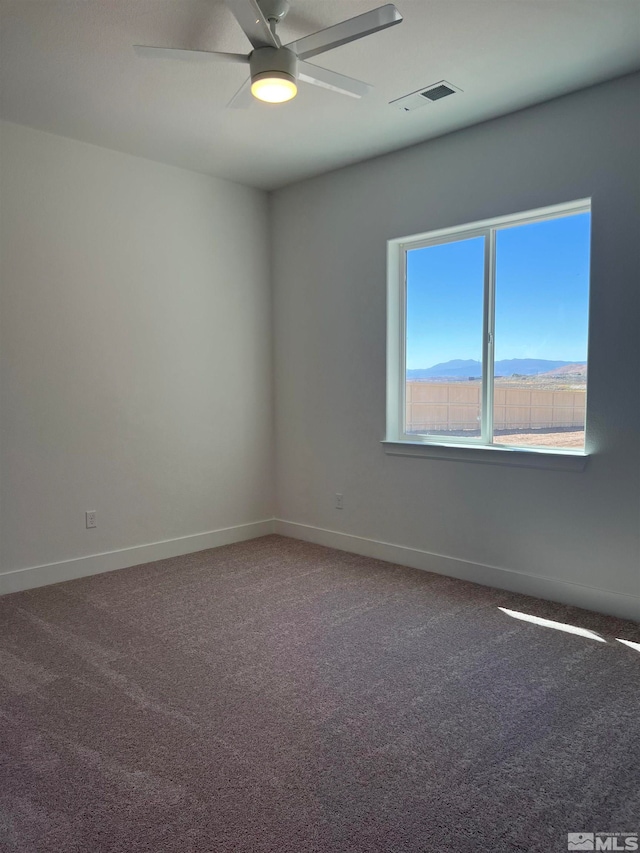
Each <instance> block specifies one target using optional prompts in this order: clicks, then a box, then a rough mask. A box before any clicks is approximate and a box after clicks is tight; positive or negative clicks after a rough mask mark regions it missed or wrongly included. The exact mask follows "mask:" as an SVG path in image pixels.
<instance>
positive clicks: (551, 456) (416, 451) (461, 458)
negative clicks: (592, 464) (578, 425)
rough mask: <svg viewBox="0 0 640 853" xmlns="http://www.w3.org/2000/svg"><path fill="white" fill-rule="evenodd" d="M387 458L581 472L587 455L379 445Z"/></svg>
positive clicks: (463, 446) (481, 447) (416, 444)
mask: <svg viewBox="0 0 640 853" xmlns="http://www.w3.org/2000/svg"><path fill="white" fill-rule="evenodd" d="M382 445H383V446H384V451H385V453H387V454H389V455H391V456H421V457H424V458H428V459H441V460H447V461H451V462H479V463H482V464H488V465H511V466H514V467H516V468H547V469H551V470H553V471H584V469H585V468H586V465H587V459H588V454H587V453H586V452H584V451H582V450H547V449H538V448H531V449H526V450H525V449H522V448H519V447H518V448H511V447H493V446H491V445H486V444H485V445H471V444H440V443H437V442H431V443H428V442H426V441H389V440H386V441H383V442H382Z"/></svg>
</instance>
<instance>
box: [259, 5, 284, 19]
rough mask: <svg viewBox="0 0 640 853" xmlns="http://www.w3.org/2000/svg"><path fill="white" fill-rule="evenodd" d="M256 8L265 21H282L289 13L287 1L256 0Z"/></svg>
mask: <svg viewBox="0 0 640 853" xmlns="http://www.w3.org/2000/svg"><path fill="white" fill-rule="evenodd" d="M258 6H259V7H260V11H261V12H262V14H263V15H264V16H265V18H266V19H267V21H282V20H283V18H286V16H287V12H288V11H289V0H258Z"/></svg>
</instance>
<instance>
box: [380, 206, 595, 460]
mask: <svg viewBox="0 0 640 853" xmlns="http://www.w3.org/2000/svg"><path fill="white" fill-rule="evenodd" d="M590 223H591V208H590V202H589V201H580V202H574V203H571V204H565V205H558V206H556V207H553V208H545V209H543V210H537V211H530V212H529V213H523V214H519V215H517V216H509V217H502V218H500V219H494V220H490V221H487V222H481V223H475V224H472V225H465V226H462V227H459V228H453V229H447V230H445V231H438V232H433V233H431V234H423V235H418V236H415V237H411V238H402V239H398V240H391V241H390V242H389V302H388V309H389V311H388V324H389V325H388V346H387V349H388V374H387V384H388V389H387V401H388V404H387V429H388V432H387V441H388V442H405V443H411V444H420V443H421V444H425V445H431V446H437V445H446V446H452V445H455V446H457V447H465V446H471V447H473V446H475V447H480V448H486V449H491V450H496V449H502V450H516V449H519V450H535V451H538V452H541V453H544V452H545V451H546V452H547V453H553V454H564V455H567V454H568V455H572V454H573V455H583V454H584V450H585V421H586V393H587V328H588V305H589V240H590Z"/></svg>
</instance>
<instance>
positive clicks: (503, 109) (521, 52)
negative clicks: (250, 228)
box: [0, 0, 640, 189]
mask: <svg viewBox="0 0 640 853" xmlns="http://www.w3.org/2000/svg"><path fill="white" fill-rule="evenodd" d="M383 2H385V0H292V12H291V13H290V15H289V16H288V18H287V19H286V20H285V21H284V23H283V24H282V26H281V27H280V30H279V33H280V35H281V37H282V40H283V42H287V41H291V40H293V39H294V38H299V37H300V36H302V35H306V34H308V33H310V32H314V31H315V30H318V29H321V28H323V27H325V26H329V25H331V24H335V23H337V22H339V21H341V20H344V19H345V18H349V17H352V16H354V15H358V14H361V13H362V12H365V11H368V10H369V9H372V8H375V7H376V6H378V5H382V3H383ZM396 6H397V7H398V9H399V10H400V12H401V13H402V15H403V16H404V22H403V23H401V24H399V25H398V26H395V27H392V28H390V29H388V30H385V31H383V32H380V33H376V34H375V35H372V36H368V37H367V38H364V39H362V40H361V41H358V42H354V43H351V44H347V45H343V46H342V47H339V48H337V49H336V50H333V51H331V52H330V53H326V54H322V55H321V56H317V57H315V58H314V59H313V60H312V61H313V62H314V63H315V64H317V65H324V66H325V67H327V68H331V69H332V70H334V71H339V72H341V73H344V74H347V75H349V76H351V77H357V78H360V79H362V80H366V81H367V82H369V83H373V84H374V85H375V87H376V89H375V91H374V93H373V94H372V95H370V96H368V97H367V98H364V99H362V100H356V99H353V98H348V97H345V96H342V95H339V94H336V93H334V92H330V91H327V90H323V89H319V88H316V87H312V86H309V85H305V84H302V85H301V86H300V91H299V95H298V97H297V98H296V99H295V100H293V101H291V102H290V103H288V104H281V105H266V104H258V103H256V104H255V105H254V106H252V107H251V109H249V110H247V111H242V110H229V109H226V108H225V105H226V103H227V102H228V101H229V99H230V98H231V97H232V95H233V94H234V93H235V92H236V90H237V89H238V88H239V87H240V85H241V84H242V82H243V80H244V79H245V77H246V74H247V72H246V70H245V68H244V67H243V66H239V65H226V64H218V63H212V64H208V63H193V64H191V63H185V62H170V61H160V60H158V61H156V60H153V61H152V60H143V59H140V58H138V57H136V56H135V55H134V52H133V50H132V45H134V44H150V45H161V46H172V47H183V48H193V49H203V50H207V49H208V50H222V51H232V52H240V53H246V52H248V51H249V49H250V45H249V43H248V41H247V39H246V37H245V35H244V34H243V32H242V30H241V29H240V27H239V26H238V24H237V23H236V21H235V19H234V18H233V16H232V14H231V13H230V11H229V10H228V9H227V8H226V6H225V5H224V2H223V0H0V51H1V54H0V75H1V77H0V80H1V90H0V94H1V97H0V117H2V118H4V119H7V120H9V121H14V122H18V123H20V124H26V125H30V126H32V127H36V128H39V129H42V130H46V131H51V132H52V133H58V134H61V135H63V136H69V137H73V138H76V139H81V140H85V141H87V142H92V143H95V144H97V145H103V146H106V147H108V148H114V149H117V150H120V151H126V152H129V153H131V154H137V155H140V156H143V157H149V158H152V159H155V160H160V161H163V162H166V163H171V164H174V165H177V166H182V167H185V168H188V169H193V170H196V171H198V172H204V173H210V174H214V175H219V176H221V177H226V178H230V179H232V180H236V181H240V182H242V183H245V184H249V185H252V186H256V187H261V188H264V189H272V188H275V187H278V186H283V185H284V184H287V183H291V182H293V181H295V180H298V179H301V178H304V177H308V176H310V175H314V174H318V173H321V172H324V171H327V170H329V169H333V168H336V167H339V166H342V165H346V164H347V163H352V162H355V161H357V160H362V159H365V158H367V157H371V156H374V155H376V154H382V153H384V152H387V151H391V150H394V149H397V148H401V147H404V146H406V145H410V144H412V143H415V142H418V141H421V140H425V139H430V138H433V137H435V136H440V135H442V134H444V133H447V132H449V131H452V130H456V129H458V128H461V127H465V126H468V125H471V124H475V123H477V122H480V121H484V120H486V119H489V118H493V117H495V116H499V115H503V114H505V113H508V112H512V111H513V110H517V109H519V108H522V107H526V106H529V105H530V104H534V103H538V102H540V101H544V100H548V99H549V98H553V97H556V96H558V95H563V94H565V93H567V92H571V91H574V90H576V89H580V88H583V87H585V86H589V85H591V84H593V83H598V82H600V81H604V80H608V79H611V78H613V77H617V76H619V75H622V74H626V73H628V72H631V71H635V70H637V69H639V68H640V0H396ZM443 79H444V80H448V81H449V82H450V83H453V84H454V85H455V86H457V87H459V88H460V89H462V90H463V92H462V93H461V94H457V95H455V96H452V97H450V98H447V99H445V100H442V101H439V102H436V103H434V104H428V105H427V106H425V107H423V108H421V109H419V110H416V111H415V112H411V113H402V112H400V111H399V110H397V109H396V108H394V107H392V106H389V103H388V102H389V101H391V100H393V99H395V98H398V97H400V96H402V95H404V94H407V93H409V92H412V91H415V90H416V89H419V88H422V87H426V86H428V85H430V84H432V83H436V82H437V81H439V80H443Z"/></svg>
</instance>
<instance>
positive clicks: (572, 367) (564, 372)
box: [542, 362, 587, 379]
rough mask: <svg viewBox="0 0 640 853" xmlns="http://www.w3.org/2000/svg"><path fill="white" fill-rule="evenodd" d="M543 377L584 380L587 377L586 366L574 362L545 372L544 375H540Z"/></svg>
mask: <svg viewBox="0 0 640 853" xmlns="http://www.w3.org/2000/svg"><path fill="white" fill-rule="evenodd" d="M542 375H543V376H555V377H558V376H570V377H575V378H580V377H581V378H583V379H584V378H586V375H587V365H586V364H580V363H578V364H576V363H575V362H571V364H567V365H564V366H563V367H556V368H554V369H553V370H547V372H546V373H543V374H542Z"/></svg>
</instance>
